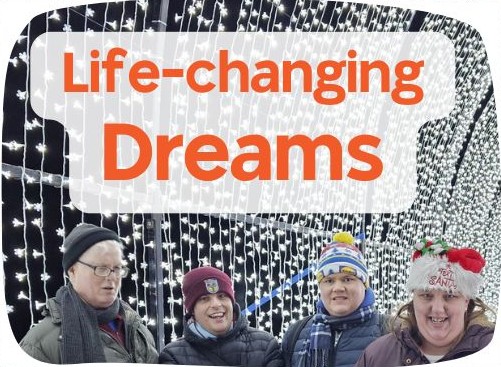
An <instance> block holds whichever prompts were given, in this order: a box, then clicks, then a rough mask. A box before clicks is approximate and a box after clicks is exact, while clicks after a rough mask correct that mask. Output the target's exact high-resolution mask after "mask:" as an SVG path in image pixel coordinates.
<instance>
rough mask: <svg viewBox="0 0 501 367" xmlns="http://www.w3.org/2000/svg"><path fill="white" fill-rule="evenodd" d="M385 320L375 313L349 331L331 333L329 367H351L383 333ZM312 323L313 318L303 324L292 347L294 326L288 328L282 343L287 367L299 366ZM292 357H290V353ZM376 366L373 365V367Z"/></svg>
mask: <svg viewBox="0 0 501 367" xmlns="http://www.w3.org/2000/svg"><path fill="white" fill-rule="evenodd" d="M385 322H386V318H385V317H383V316H382V315H380V314H377V313H375V314H374V315H373V316H372V317H371V318H370V319H369V320H367V321H365V322H364V323H362V324H360V325H357V326H355V327H353V328H351V329H347V330H343V331H341V332H340V331H338V332H336V331H335V330H333V331H332V335H333V340H332V344H333V345H334V346H333V348H331V354H330V356H329V364H328V365H329V366H336V367H352V366H353V365H354V364H355V363H356V362H357V360H358V358H359V357H360V355H361V354H362V352H363V351H364V349H365V347H367V346H368V345H369V344H370V343H372V342H373V341H374V340H376V339H377V338H378V337H380V336H381V335H383V334H384V333H385ZM312 323H313V317H311V318H310V319H309V321H308V322H307V323H306V324H305V326H304V327H303V329H302V330H301V332H300V333H299V336H298V338H297V341H296V343H295V344H294V346H292V345H290V343H292V341H291V340H290V338H292V330H293V327H294V325H292V326H291V327H289V329H288V330H287V332H286V333H285V335H284V339H283V341H282V348H283V349H284V358H285V360H286V365H287V366H293V367H298V366H300V352H301V351H302V350H303V347H304V346H305V344H306V343H307V342H308V340H309V339H310V328H311V324H312ZM289 350H290V351H291V352H292V355H291V352H290V351H289ZM375 366H376V365H374V367H375Z"/></svg>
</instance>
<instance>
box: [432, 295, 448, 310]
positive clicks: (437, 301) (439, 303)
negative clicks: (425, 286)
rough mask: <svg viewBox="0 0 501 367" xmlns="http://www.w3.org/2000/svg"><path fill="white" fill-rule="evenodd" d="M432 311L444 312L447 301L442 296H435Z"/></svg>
mask: <svg viewBox="0 0 501 367" xmlns="http://www.w3.org/2000/svg"><path fill="white" fill-rule="evenodd" d="M431 311H432V312H434V313H444V312H445V301H444V300H443V299H442V298H441V297H434V298H433V301H432V303H431Z"/></svg>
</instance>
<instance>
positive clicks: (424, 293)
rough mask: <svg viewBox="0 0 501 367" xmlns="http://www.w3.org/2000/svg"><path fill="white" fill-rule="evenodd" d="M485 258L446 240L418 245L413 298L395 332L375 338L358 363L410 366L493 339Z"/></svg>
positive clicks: (411, 289)
mask: <svg viewBox="0 0 501 367" xmlns="http://www.w3.org/2000/svg"><path fill="white" fill-rule="evenodd" d="M484 266H485V260H484V259H483V257H482V256H481V255H480V253H479V252H478V251H476V250H474V249H471V248H461V249H458V248H452V247H450V246H448V245H447V244H446V243H445V242H444V241H442V240H438V241H435V242H432V241H427V240H422V241H421V242H420V243H419V244H418V245H416V251H415V252H414V254H413V256H412V266H411V268H410V272H409V279H408V281H407V289H408V291H409V292H410V293H411V294H412V300H411V301H410V302H408V303H407V304H405V305H404V306H402V307H401V308H400V309H399V310H398V312H397V314H396V316H395V319H394V322H393V332H392V333H390V334H387V335H385V336H383V337H381V338H379V339H377V340H376V341H374V342H373V343H372V344H370V345H369V346H368V347H367V348H366V350H365V351H364V353H363V354H362V355H361V357H360V359H359V360H358V362H357V364H356V366H357V367H362V366H387V367H392V366H409V365H420V364H428V363H435V362H442V361H448V360H452V359H457V358H460V357H464V356H467V355H469V354H473V353H475V352H477V351H479V350H480V349H482V348H484V347H485V346H486V345H487V344H489V342H490V341H491V339H492V336H493V333H494V324H493V323H492V322H491V321H489V319H488V317H487V316H486V312H487V311H491V312H492V310H491V309H490V308H489V307H488V306H487V305H486V304H485V303H484V302H483V301H482V300H481V299H480V298H478V297H477V295H478V292H479V289H480V287H481V285H482V281H483V279H482V276H481V275H480V272H481V271H482V269H483V267H484Z"/></svg>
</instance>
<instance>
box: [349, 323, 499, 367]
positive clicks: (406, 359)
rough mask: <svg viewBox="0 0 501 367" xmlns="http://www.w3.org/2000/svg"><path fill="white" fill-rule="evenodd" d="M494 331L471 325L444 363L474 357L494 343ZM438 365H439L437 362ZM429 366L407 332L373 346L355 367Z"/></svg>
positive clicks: (393, 335)
mask: <svg viewBox="0 0 501 367" xmlns="http://www.w3.org/2000/svg"><path fill="white" fill-rule="evenodd" d="M493 334H494V329H492V328H489V327H485V326H480V325H472V326H470V327H469V328H468V329H467V330H466V333H465V335H464V336H463V338H462V339H461V341H460V342H459V343H458V344H457V345H456V346H455V347H454V349H452V350H451V351H449V352H448V353H447V354H446V355H445V356H444V357H443V358H442V359H440V362H442V361H448V360H451V359H457V358H461V357H465V356H467V355H470V354H473V353H475V352H477V351H479V350H480V349H482V348H484V347H485V346H486V345H487V344H489V342H490V341H491V339H492V336H493ZM437 362H439V361H437ZM428 363H430V362H429V361H428V359H427V358H426V357H425V356H424V355H423V353H422V352H421V350H420V349H419V346H418V345H417V344H416V342H415V341H414V339H413V338H412V337H411V336H410V333H409V330H408V329H403V330H398V331H397V332H396V333H390V334H387V335H385V336H382V337H380V338H378V339H376V340H375V341H374V342H372V343H371V344H370V345H369V346H368V347H367V348H366V349H365V351H364V352H363V353H362V355H361V356H360V358H359V360H358V362H357V363H356V364H355V367H382V366H384V367H396V366H411V365H419V364H428Z"/></svg>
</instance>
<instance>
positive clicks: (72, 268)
mask: <svg viewBox="0 0 501 367" xmlns="http://www.w3.org/2000/svg"><path fill="white" fill-rule="evenodd" d="M75 272H76V270H75V264H73V265H71V266H70V268H69V269H68V278H70V282H71V281H72V280H73V279H75Z"/></svg>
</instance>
